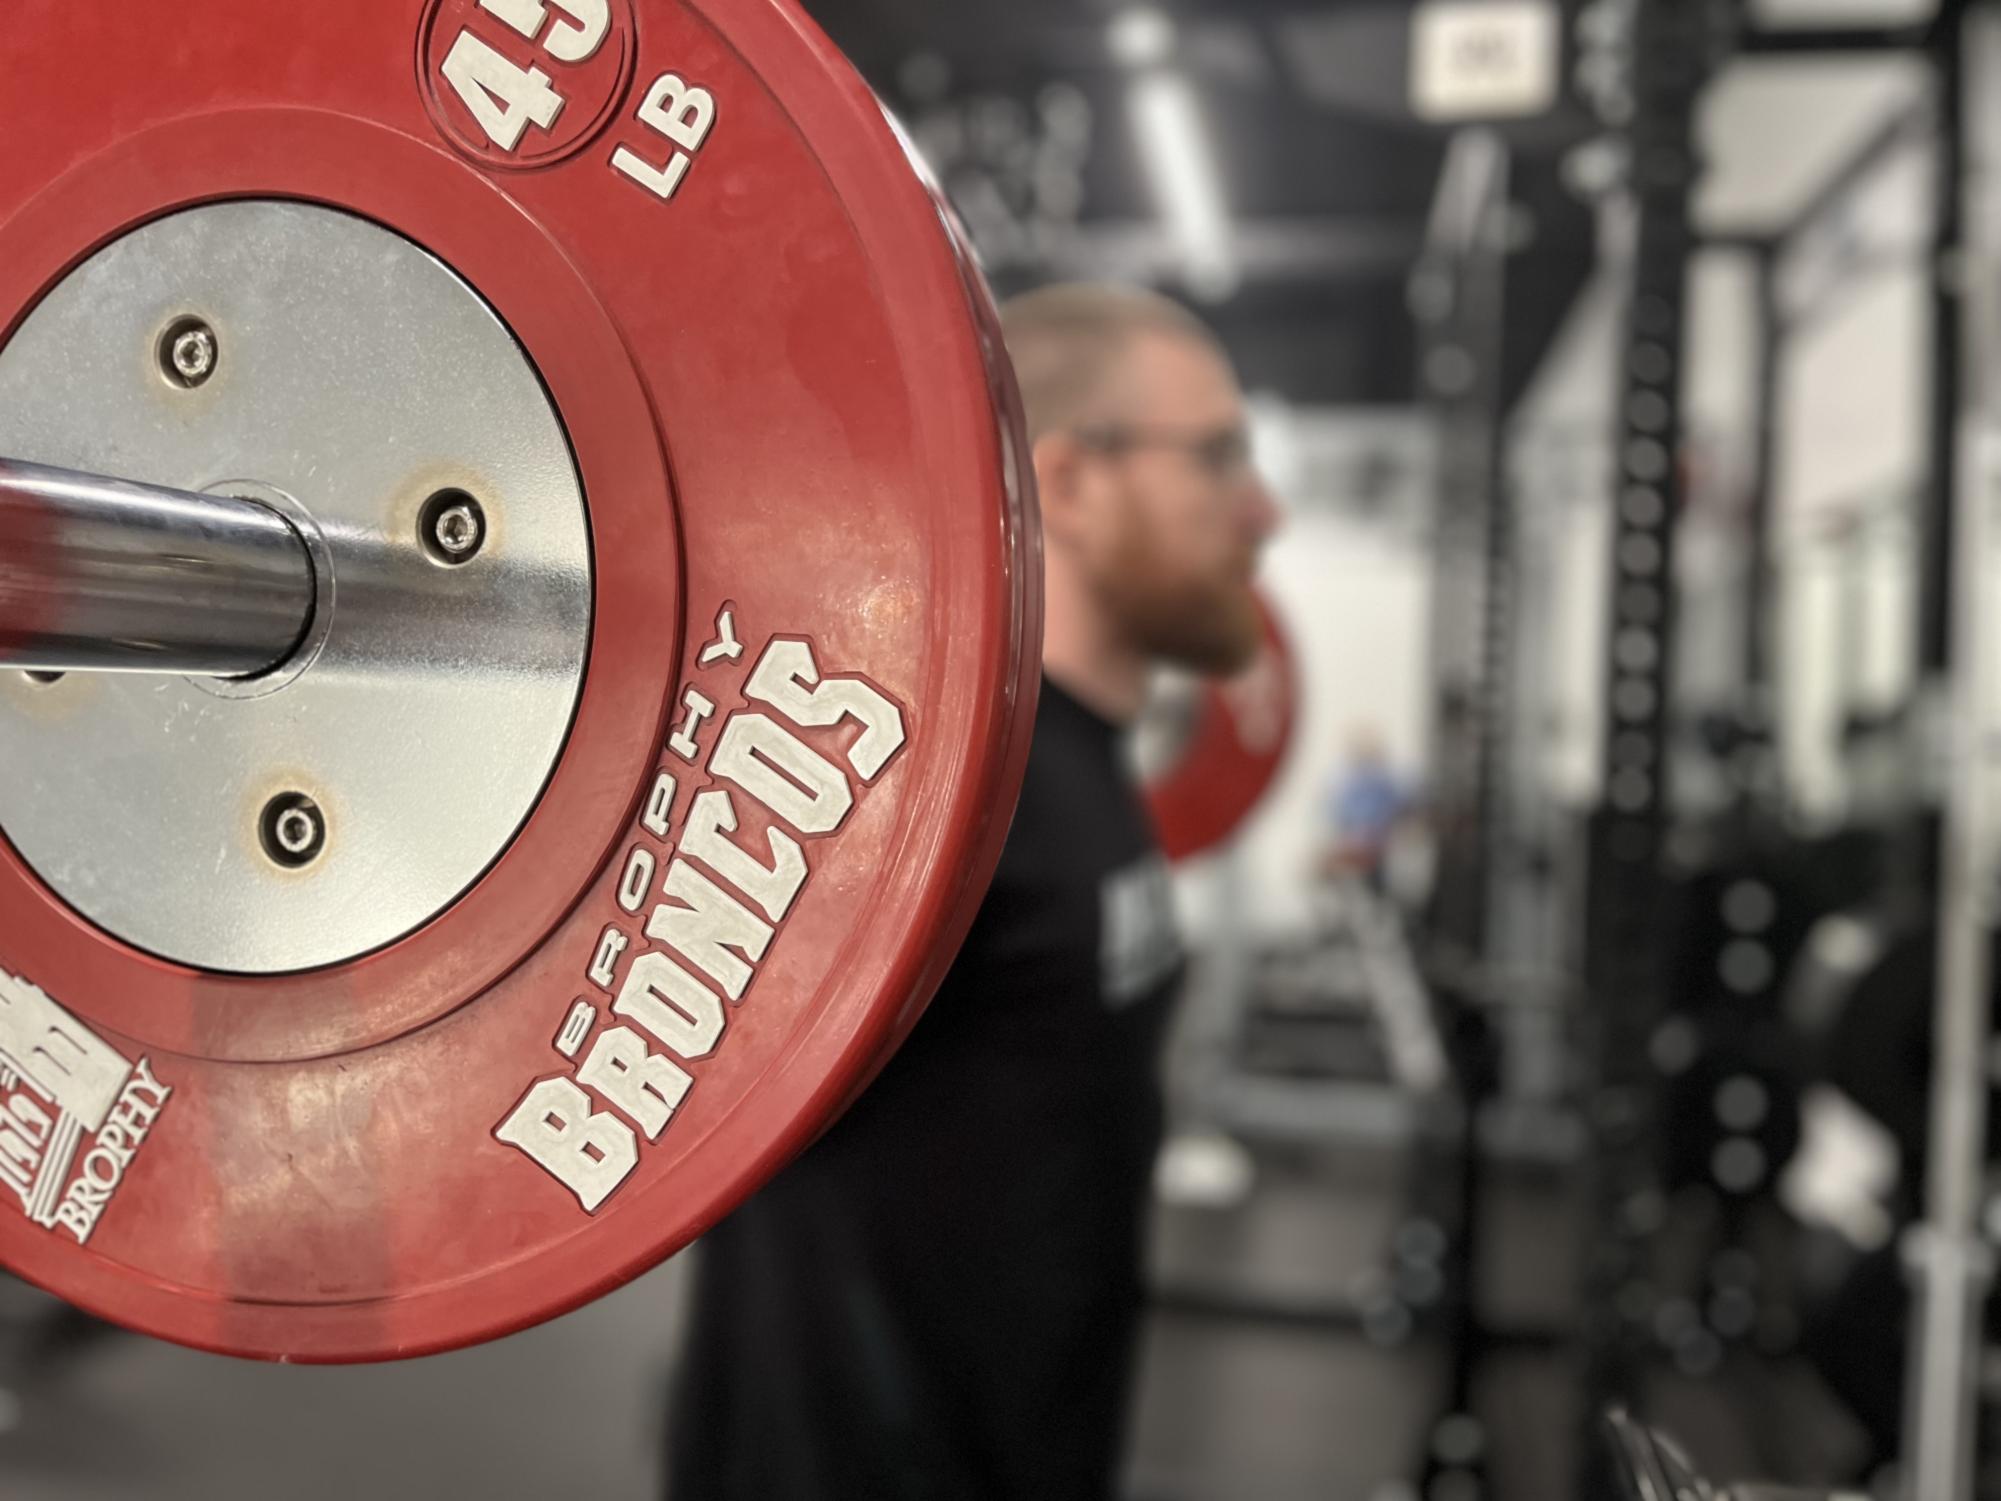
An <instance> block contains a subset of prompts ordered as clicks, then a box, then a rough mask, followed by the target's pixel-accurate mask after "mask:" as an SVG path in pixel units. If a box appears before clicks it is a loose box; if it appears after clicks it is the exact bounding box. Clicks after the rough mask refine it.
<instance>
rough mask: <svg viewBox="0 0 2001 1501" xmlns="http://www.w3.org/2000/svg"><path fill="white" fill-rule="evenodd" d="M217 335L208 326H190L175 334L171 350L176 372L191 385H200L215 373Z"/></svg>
mask: <svg viewBox="0 0 2001 1501" xmlns="http://www.w3.org/2000/svg"><path fill="white" fill-rule="evenodd" d="M215 353H216V351H215V335H214V334H213V333H211V332H210V331H209V330H208V329H206V328H190V329H186V330H184V331H183V332H181V333H179V334H177V335H175V337H174V345H173V349H172V351H171V355H172V359H173V362H174V373H175V374H176V375H178V376H180V378H181V379H182V380H184V381H186V382H187V383H188V384H189V385H191V386H198V385H200V384H201V383H202V382H203V381H205V380H207V379H208V378H209V377H210V376H211V375H213V374H215Z"/></svg>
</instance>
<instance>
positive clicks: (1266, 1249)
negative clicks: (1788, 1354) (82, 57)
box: [0, 1149, 1571, 1501]
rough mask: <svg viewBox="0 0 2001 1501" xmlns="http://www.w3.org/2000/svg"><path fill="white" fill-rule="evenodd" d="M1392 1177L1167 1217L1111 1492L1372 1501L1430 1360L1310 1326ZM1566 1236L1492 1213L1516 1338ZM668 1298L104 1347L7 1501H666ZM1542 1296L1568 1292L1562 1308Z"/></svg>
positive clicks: (20, 1452)
mask: <svg viewBox="0 0 2001 1501" xmlns="http://www.w3.org/2000/svg"><path fill="white" fill-rule="evenodd" d="M1401 1171H1402V1170H1401V1166H1400V1159H1399V1158H1398V1157H1397V1156H1396V1154H1394V1153H1388V1152H1382V1151H1376V1150H1368V1151H1361V1150H1356V1149H1348V1150H1346V1151H1343V1152H1340V1153H1330V1152H1328V1151H1325V1150H1324V1149H1318V1150H1313V1151H1305V1150H1299V1149H1285V1150H1279V1149H1270V1150H1267V1151H1264V1152H1261V1153H1260V1154H1259V1156H1258V1159H1257V1175H1256V1187H1255V1189H1254V1190H1253V1192H1252V1194H1251V1195H1250V1197H1249V1198H1248V1199H1247V1200H1245V1201H1244V1202H1243V1203H1242V1204H1240V1205H1238V1206H1236V1207H1234V1208H1230V1209H1172V1210H1166V1211H1163V1213H1162V1215H1161V1217H1160V1222H1159V1234H1158V1237H1157V1245H1156V1250H1155V1268H1156V1277H1157V1280H1158V1281H1160V1282H1161V1283H1162V1285H1164V1286H1172V1287H1175V1288H1177V1289H1180V1290H1183V1291H1184V1292H1187V1291H1191V1290H1198V1289H1199V1290H1201V1291H1202V1292H1203V1293H1205V1294H1206V1295H1207V1297H1206V1299H1205V1300H1203V1301H1205V1302H1206V1303H1207V1305H1208V1306H1207V1307H1206V1308H1204V1309H1202V1310H1201V1311H1195V1310H1194V1309H1192V1308H1190V1307H1187V1306H1183V1305H1187V1304H1193V1303H1195V1302H1196V1301H1197V1300H1196V1299H1193V1298H1188V1299H1182V1300H1176V1301H1177V1306H1176V1307H1172V1308H1169V1307H1163V1308H1162V1309H1160V1310H1159V1311H1158V1312H1156V1314H1155V1316H1154V1318H1153V1321H1152V1327H1151V1329H1150V1331H1149V1334H1148V1340H1147V1347H1146V1354H1145V1369H1144V1376H1143V1381H1142V1392H1141V1399H1140V1405H1139V1412H1138V1416H1137V1420H1136V1421H1137V1430H1136V1433H1135V1438H1134V1463H1133V1468H1132V1473H1131V1476H1130V1483H1129V1485H1128V1487H1127V1489H1128V1494H1129V1496H1131V1497H1132V1498H1133V1501H1319V1498H1328V1497H1334V1498H1351V1497H1352V1498H1356V1501H1372V1498H1377V1497H1381V1498H1384V1501H1388V1498H1390V1497H1394V1496H1397V1495H1399V1494H1400V1492H1399V1491H1398V1490H1397V1489H1396V1487H1395V1481H1396V1480H1397V1478H1398V1477H1400V1476H1402V1475H1404V1474H1405V1473H1407V1472H1408V1470H1409V1468H1410V1465H1411V1463H1412V1460H1413V1457H1414V1456H1415V1455H1416V1454H1417V1453H1418V1451H1419V1447H1420V1444H1421V1435H1422V1433H1423V1431H1424V1428H1425V1426H1426V1424H1427V1423H1428V1421H1429V1420H1430V1418H1431V1417H1432V1416H1434V1414H1435V1409H1436V1404H1437V1403H1438V1402H1439V1400H1440V1397H1441V1394H1442V1392H1443V1390H1444V1381H1445V1377H1446V1369H1445V1363H1444V1360H1443V1356H1442V1353H1441V1352H1440V1350H1439V1349H1438V1347H1437V1345H1436V1342H1433V1341H1426V1340H1424V1339H1423V1338H1419V1339H1417V1340H1415V1341H1412V1342H1411V1343H1409V1344H1407V1345H1405V1346H1404V1347H1402V1348H1399V1349H1383V1348H1379V1347H1377V1346H1375V1345H1373V1344H1371V1343H1370V1342H1369V1341H1368V1340H1367V1339H1365V1338H1363V1337H1362V1335H1361V1334H1360V1333H1359V1332H1358V1331H1356V1330H1354V1329H1352V1328H1343V1327H1338V1326H1336V1325H1334V1324H1331V1323H1330V1322H1329V1321H1327V1320H1325V1319H1292V1320H1288V1319H1285V1318H1282V1317H1276V1316H1272V1315H1271V1314H1269V1313H1258V1312H1256V1311H1255V1309H1254V1308H1252V1309H1245V1308H1239V1309H1238V1310H1237V1311H1235V1312H1224V1311H1219V1305H1229V1304H1231V1303H1232V1302H1233V1301H1234V1302H1236V1303H1240V1304H1249V1305H1262V1306H1263V1307H1265V1308H1267V1309H1268V1308H1269V1307H1270V1306H1271V1305H1274V1304H1277V1305H1284V1306H1285V1307H1289V1308H1295V1309H1297V1308H1302V1307H1303V1308H1316V1307H1324V1306H1325V1305H1327V1304H1329V1303H1331V1302H1339V1301H1341V1300H1343V1299H1345V1298H1347V1297H1349V1296H1350V1295H1351V1294H1352V1292H1353V1290H1354V1288H1355V1286H1356V1284H1357V1280H1358V1279H1359V1278H1363V1277H1366V1276H1367V1274H1368V1273H1369V1272H1370V1271H1371V1269H1372V1268H1373V1267H1375V1266H1376V1265H1377V1263H1378V1262H1379V1261H1380V1259H1381V1255H1382V1251H1383V1248H1384V1246H1385V1245H1386V1244H1387V1242H1388V1240H1389V1237H1390V1234H1391V1230H1392V1228H1393V1226H1394V1223H1395V1221H1396V1217H1397V1213H1398V1210H1399V1206H1400V1189H1399V1186H1398V1185H1399V1183H1400V1181H1401ZM1566 1223H1567V1220H1566V1218H1565V1216H1564V1214H1563V1210H1562V1200H1561V1196H1560V1192H1559V1191H1558V1190H1557V1188H1556V1187H1555V1185H1554V1184H1553V1183H1552V1182H1550V1181H1537V1180H1533V1179H1520V1178H1510V1180H1509V1183H1508V1188H1507V1191H1506V1193H1505V1194H1504V1195H1503V1196H1501V1197H1500V1198H1499V1200H1498V1201H1497V1202H1496V1204H1495V1205H1494V1232H1495V1236H1496V1240H1495V1245H1496V1254H1495V1256H1494V1258H1493V1266H1492V1267H1491V1268H1490V1271H1491V1272H1492V1275H1490V1276H1489V1277H1488V1278H1487V1283H1488V1294H1489V1297H1490V1300H1491V1301H1492V1303H1493V1305H1494V1308H1495V1311H1496V1313H1497V1314H1499V1315H1500V1316H1502V1317H1503V1319H1504V1320H1505V1321H1507V1322H1510V1323H1527V1322H1541V1323H1544V1324H1550V1325H1554V1326H1560V1325H1561V1323H1562V1319H1563V1309H1562V1306H1561V1303H1560V1302H1553V1301H1552V1295H1551V1289H1559V1288H1563V1287H1565V1286H1567V1285H1569V1283H1570V1281H1571V1279H1570V1278H1569V1277H1568V1275H1567V1274H1566V1273H1565V1272H1564V1270H1563V1265H1562V1258H1561V1255H1560V1251H1561V1248H1562V1246H1563V1244H1564V1243H1565V1242H1566V1240H1567V1238H1568V1237H1567V1234H1566V1233H1558V1232H1557V1230H1556V1228H1555V1227H1561V1226H1564V1225H1565V1224H1566ZM684 1285H685V1279H684V1278H683V1276H682V1274H681V1271H680V1269H679V1268H678V1267H677V1266H676V1265H673V1264H670V1265H668V1266H667V1267H664V1268H662V1269H661V1270H660V1271H658V1272H656V1273H654V1274H653V1275H652V1276H649V1277H646V1278H643V1279H641V1280H640V1281H639V1282H637V1283H635V1284H634V1285H633V1286H631V1287H629V1288H627V1289H625V1290H624V1291H623V1292H621V1293H618V1294H616V1295H615V1296H613V1297H611V1298H608V1299H606V1300H604V1301H603V1302H601V1303H598V1304H596V1305H595V1306H592V1307H589V1308H586V1309H584V1310H582V1311H581V1312H579V1313H577V1314H574V1315H572V1316H571V1317H569V1318H566V1319H563V1320H559V1321H558V1322H556V1323H554V1324H551V1325H548V1326H546V1327H544V1328H541V1329H536V1330H531V1331H529V1332H528V1333H525V1334H522V1335H519V1336H517V1337H515V1338H513V1339H511V1340H507V1341H503V1342H502V1343H500V1344H497V1345H492V1346H488V1347H485V1348H482V1349H476V1350H471V1351H466V1352H463V1353H459V1354H454V1355H448V1356H442V1357H437V1358H434V1359H430V1360H423V1361H417V1362H414V1363H408V1364H403V1365H394V1366H382V1367H373V1368H362V1369H306V1368H292V1369H288V1368H279V1367H272V1366H264V1365H254V1364H248V1363H244V1362H239V1361H233V1360H227V1359H221V1358H218V1357H213V1356H207V1355H199V1354H195V1353H192V1352H189V1351H184V1350H180V1349H176V1348H173V1347H170V1346H167V1345H163V1344H158V1343H155V1342H153V1341H150V1340H143V1339H137V1338H130V1337H125V1336H122V1335H112V1336H107V1337H104V1338H102V1339H97V1340H92V1341H89V1342H87V1343H84V1344H82V1345H80V1346H77V1347H75V1348H72V1349H70V1350H68V1351H66V1352H65V1353H64V1354H63V1355H62V1356H61V1357H60V1358H58V1359H57V1360H56V1361H54V1362H53V1363H50V1364H45V1365H37V1366H36V1367H35V1368H33V1369H32V1370H20V1369H18V1367H19V1364H20V1362H19V1361H18V1359H16V1360H15V1361H14V1366H15V1367H16V1369H15V1370H14V1374H13V1378H12V1379H13V1381H14V1383H15V1384H14V1386H13V1388H12V1390H13V1396H14V1399H15V1400H14V1401H13V1402H12V1403H6V1402H0V1419H7V1420H10V1421H9V1423H8V1428H7V1431H6V1432H5V1434H4V1435H0V1495H4V1496H5V1497H7V1498H8V1501H141V1498H144V1501H178V1498H188V1501H196V1498H199V1501H224V1498H237V1497H245V1498H248V1497H265V1496H270V1495H272V1494H274V1492H273V1490H272V1485H271V1476H272V1475H274V1474H278V1473H283V1474H285V1475H286V1476H287V1482H286V1485H285V1487H284V1494H285V1496H286V1497H287V1498H289V1501H319V1498H323V1497H324V1498H328V1501H331V1498H336V1497H339V1498H351V1497H354V1496H370V1497H386V1498H401V1497H430V1496H441V1495H471V1496H482V1497H496V1498H504V1497H513V1496H522V1497H530V1496H551V1495H589V1496H600V1497H644V1496H651V1495H654V1494H656V1492H657V1488H658V1481H657V1479H656V1475H657V1461H656V1456H657V1451H658V1448H659V1445H660V1442H661V1431H660V1423H661V1411H662V1406H663V1403H662V1399H661V1393H662V1390H663V1387H664V1384H665V1381H666V1378H667V1371H668V1364H669V1361H670V1359H671V1352H672V1349H673V1346H674V1343H675V1333H676V1330H677V1328H678V1327H679V1324H680V1319H681V1309H680V1306H679V1303H680V1294H681V1289H682V1287H683V1286H684ZM1557 1296H1558V1297H1560V1296H1561V1295H1560V1294H1558V1295H1557ZM1561 1374H1562V1372H1561V1367H1560V1363H1559V1362H1558V1359H1557V1357H1552V1356H1549V1355H1535V1354H1523V1355H1511V1356H1508V1357H1505V1358H1504V1359H1503V1361H1502V1362H1500V1363H1498V1364H1497V1365H1495V1366H1494V1367H1493V1368H1492V1369H1491V1371H1490V1374H1489V1379H1488V1380H1487V1382H1486V1383H1485V1388H1486V1389H1485V1391H1484V1392H1483V1404H1484V1405H1485V1407H1486V1409H1487V1415H1488V1417H1489V1420H1490V1422H1491V1423H1492V1424H1493V1425H1494V1426H1495V1429H1496V1432H1497V1437H1496V1441H1495V1453H1494V1464H1495V1471H1494V1478H1495V1480H1496V1482H1497V1490H1498V1491H1499V1493H1500V1494H1501V1495H1502V1496H1504V1497H1515V1496H1518V1497H1523V1498H1531V1497H1539V1496H1549V1495H1555V1494H1559V1493H1560V1490H1561V1476H1562V1475H1563V1473H1564V1466H1565V1464H1566V1459H1565V1451H1564V1440H1565V1437H1566V1435H1567V1432H1568V1423H1569V1416H1568V1414H1567V1412H1566V1410H1565V1408H1564V1406H1563V1402H1564V1398H1563V1386H1562V1382H1561V1379H1560V1378H1561Z"/></svg>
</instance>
